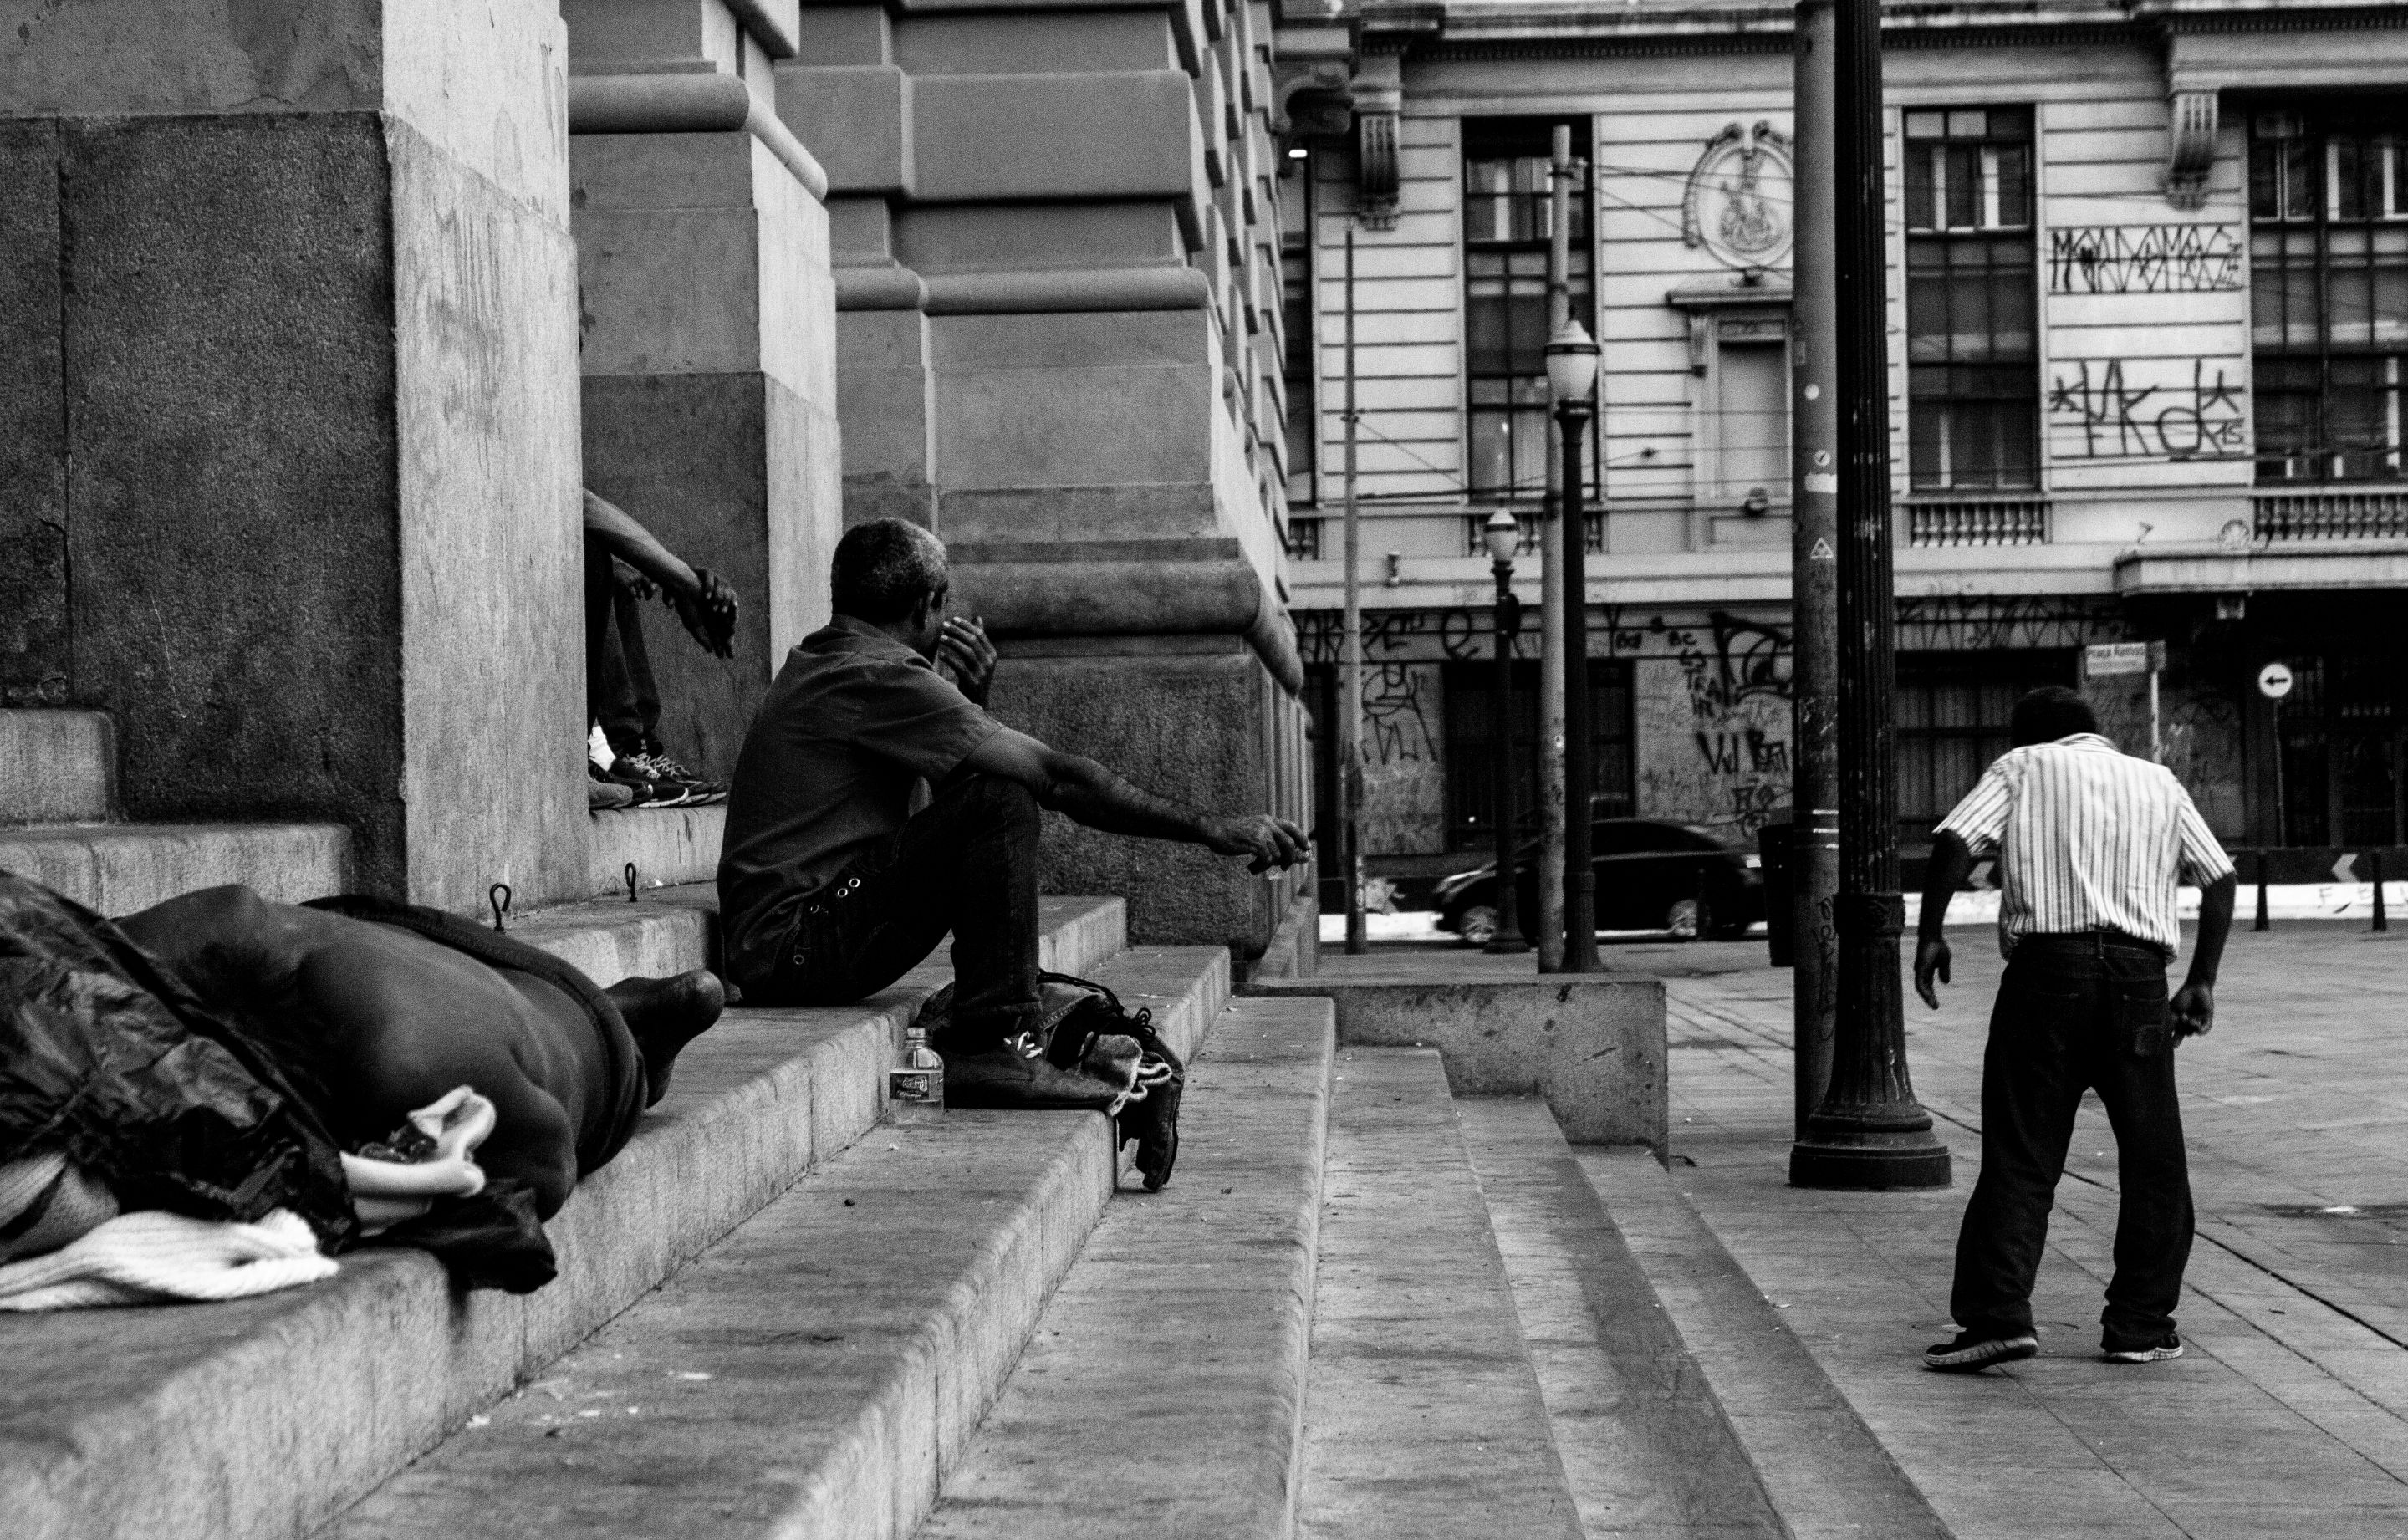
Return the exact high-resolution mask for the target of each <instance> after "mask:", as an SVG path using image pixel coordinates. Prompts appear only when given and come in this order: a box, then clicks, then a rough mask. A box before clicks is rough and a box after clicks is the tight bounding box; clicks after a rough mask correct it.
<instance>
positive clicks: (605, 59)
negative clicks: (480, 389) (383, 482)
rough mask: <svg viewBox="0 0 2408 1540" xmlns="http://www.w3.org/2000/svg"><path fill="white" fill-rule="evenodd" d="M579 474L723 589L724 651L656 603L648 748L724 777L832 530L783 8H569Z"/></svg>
mask: <svg viewBox="0 0 2408 1540" xmlns="http://www.w3.org/2000/svg"><path fill="white" fill-rule="evenodd" d="M565 13H566V17H567V21H568V39H569V50H570V52H569V68H570V77H571V78H570V80H569V127H570V133H571V137H570V139H569V163H570V171H571V178H572V183H573V189H574V191H573V193H572V201H573V204H574V207H575V210H576V212H575V216H574V223H575V229H576V235H577V250H578V279H579V286H580V290H581V313H580V327H581V336H582V352H581V363H582V366H583V371H584V376H585V380H584V390H585V401H584V443H585V467H586V470H585V476H586V484H587V485H588V486H590V487H592V488H593V489H594V490H595V492H598V493H600V494H601V495H602V496H604V497H607V498H609V499H610V500H611V501H612V502H614V503H617V504H619V505H620V506H623V507H624V508H625V509H626V510H627V511H628V512H629V513H631V514H633V515H635V517H636V518H637V519H638V520H641V521H642V522H643V523H644V524H645V525H646V527H648V528H649V529H651V530H652V533H653V534H654V535H658V536H659V537H660V538H661V540H662V541H663V542H664V543H665V544H667V546H668V547H669V548H670V549H673V550H675V551H676V552H678V554H679V555H681V556H682V557H684V558H685V559H686V560H687V561H688V562H690V563H695V565H698V566H706V567H710V569H712V570H713V571H715V572H717V573H719V574H720V575H721V576H723V577H724V578H727V579H728V580H729V581H730V582H731V583H733V584H734V585H735V586H736V588H737V591H738V594H739V595H740V596H741V598H742V601H743V606H744V607H743V611H742V618H741V620H740V622H739V624H738V632H737V639H736V656H735V657H734V659H733V660H732V661H723V660H720V659H717V658H713V657H710V656H709V655H708V654H706V653H704V652H703V651H701V650H700V649H698V648H696V647H695V646H694V645H693V644H692V642H691V641H689V640H688V639H687V638H686V636H685V635H684V632H683V628H682V627H681V626H680V625H679V624H678V622H677V620H676V618H675V616H674V615H673V614H672V613H671V612H669V611H668V610H667V609H665V608H661V607H658V606H654V607H652V608H651V609H650V610H648V612H647V615H646V620H645V625H646V635H647V639H648V641H649V642H650V644H651V647H650V650H651V655H652V665H653V669H654V671H655V673H656V675H657V676H658V678H659V683H660V687H661V699H662V716H661V735H662V737H663V739H664V740H665V742H666V743H667V748H668V749H669V751H670V752H671V753H672V754H673V755H675V756H677V757H678V758H680V759H681V760H683V761H685V762H686V763H688V764H689V765H691V766H693V767H694V768H695V770H697V771H700V772H701V773H703V774H705V775H715V776H721V777H724V776H725V775H727V774H728V773H729V772H730V771H731V770H733V769H734V768H735V763H736V753H737V749H738V747H739V746H740V745H741V743H742V741H743V735H744V731H745V728H746V726H747V725H748V724H749V723H750V722H751V720H752V716H753V708H754V706H757V705H758V704H759V702H760V699H761V695H762V692H764V691H765V690H766V689H767V685H768V682H769V679H770V677H772V676H773V675H774V674H775V672H776V670H777V666H778V663H779V662H780V660H781V659H782V658H783V657H784V655H785V653H786V650H787V649H789V648H791V647H792V646H793V645H794V644H795V643H796V641H798V640H800V639H801V638H802V637H803V635H806V634H807V633H809V632H810V631H811V630H812V629H814V628H816V627H818V626H820V625H822V624H824V623H825V621H826V620H827V614H828V600H827V573H828V559H829V557H830V555H831V554H832V552H833V550H834V549H835V540H836V536H837V534H838V533H839V505H840V492H839V474H840V468H839V452H838V426H837V416H836V403H837V380H836V348H835V344H836V338H835V290H834V285H833V282H832V280H831V278H830V273H829V266H828V238H829V230H828V214H827V210H826V209H825V208H824V207H823V205H822V203H821V198H822V196H823V195H824V192H825V191H826V180H825V176H824V173H823V172H822V171H821V169H820V167H819V164H818V162H817V160H816V158H815V157H814V156H813V155H812V154H811V152H810V150H807V149H805V148H804V147H803V146H802V145H801V143H800V142H799V141H797V140H796V138H795V136H794V135H793V134H792V133H791V132H790V131H789V130H788V129H787V128H786V127H785V125H784V124H783V123H782V122H781V121H780V120H779V118H778V116H777V114H776V89H777V77H776V74H775V72H774V69H773V67H772V60H773V59H774V58H777V57H782V56H785V55H788V54H791V53H792V52H793V51H794V48H795V20H794V19H795V6H794V4H793V0H787V3H786V4H785V5H783V6H782V7H781V6H776V5H743V6H738V7H728V6H725V5H723V4H721V3H720V0H702V3H700V4H697V3H695V0H568V4H567V5H566V7H565Z"/></svg>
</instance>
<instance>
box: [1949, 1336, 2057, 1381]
mask: <svg viewBox="0 0 2408 1540" xmlns="http://www.w3.org/2000/svg"><path fill="white" fill-rule="evenodd" d="M2039 1356H2040V1339H2039V1338H2037V1337H1994V1338H1992V1339H1991V1340H1990V1341H1988V1342H1977V1343H1975V1344H1973V1346H1971V1347H1960V1348H1957V1349H1956V1350H1955V1351H1953V1352H1946V1353H1926V1354H1924V1355H1923V1366H1924V1367H1925V1368H1927V1369H1929V1370H1931V1371H1932V1372H1934V1373H1935V1374H1942V1375H1970V1374H1973V1373H1975V1372H1977V1371H1979V1370H1983V1369H1986V1368H1988V1367H1989V1366H1990V1365H1991V1364H1993V1363H2014V1362H2020V1361H2021V1360H2024V1359H2028V1358H2038V1357H2039Z"/></svg>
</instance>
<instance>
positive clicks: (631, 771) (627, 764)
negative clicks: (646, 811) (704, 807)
mask: <svg viewBox="0 0 2408 1540" xmlns="http://www.w3.org/2000/svg"><path fill="white" fill-rule="evenodd" d="M609 777H610V778H611V779H612V780H615V781H617V782H619V783H620V784H621V785H623V786H632V787H634V788H635V789H636V806H638V807H681V806H684V805H685V804H686V803H688V802H690V801H692V800H693V796H694V792H693V790H692V789H691V788H689V787H687V786H684V785H682V784H681V783H679V782H677V781H673V780H664V779H662V778H661V777H658V776H655V775H653V774H652V772H651V771H649V770H647V769H645V768H644V767H643V766H642V765H641V764H638V763H636V761H635V760H634V759H632V758H630V757H628V756H626V755H624V754H623V755H621V756H620V757H619V758H617V759H615V760H612V761H611V762H610V769H609Z"/></svg>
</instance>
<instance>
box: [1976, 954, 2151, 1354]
mask: <svg viewBox="0 0 2408 1540" xmlns="http://www.w3.org/2000/svg"><path fill="white" fill-rule="evenodd" d="M2085 1089H2093V1090H2096V1091H2098V1092H2099V1099H2100V1102H2102V1103H2104V1104H2105V1105H2106V1108H2107V1120H2108V1122H2109V1123H2110V1124H2111V1125H2112V1126H2113V1127H2114V1131H2115V1167H2116V1179H2117V1182H2118V1185H2119V1186H2120V1187H2121V1188H2122V1191H2123V1201H2122V1205H2121V1207H2120V1208H2119V1210H2118V1212H2117V1215H2116V1221H2115V1276H2114V1281H2113V1282H2111V1283H2109V1284H2108V1286H2107V1308H2106V1311H2105V1313H2104V1314H2102V1315H2101V1316H2100V1321H2101V1323H2102V1324H2103V1326H2104V1328H2105V1332H2104V1336H2105V1342H2106V1346H2107V1347H2109V1348H2111V1349H2113V1348H2120V1347H2143V1346H2146V1345H2148V1344H2151V1343H2154V1342H2156V1341H2157V1340H2158V1339H2159V1338H2161V1337H2163V1336H2164V1335H2165V1334H2166V1333H2168V1332H2170V1331H2171V1330H2172V1329H2173V1321H2174V1304H2175V1301H2176V1300H2177V1298H2178V1297H2179V1296H2180V1295H2181V1293H2182V1276H2183V1267H2184V1264H2185V1263H2186V1262H2188V1261H2189V1260H2190V1240H2191V1204H2190V1175H2189V1170H2188V1167H2187V1164H2186V1161H2185V1158H2184V1153H2183V1132H2182V1109H2181V1107H2180V1106H2179V1105H2177V1104H2176V1102H2175V1097H2174V1047H2173V1036H2172V1033H2171V1028H2170V1026H2169V1024H2168V1019H2167V1011H2166V963H2165V957H2164V954H2162V953H2160V952H2159V951H2158V950H2157V948H2154V947H2151V946H2149V945H2147V944H2146V943H2144V942H2141V941H2137V940H2133V939H2131V938H2129V937H2126V936H2122V935H2119V934H2115V933H2113V932H2106V931H2097V932H2090V933H2087V934H2082V935H2037V936H2026V937H2024V938H2023V939H2022V940H2020V941H2018V942H2017V943H2016V944H2015V949H2014V956H2013V958H2012V959H2011V960H2010V961H2009V962H2008V963H2007V973H2006V977H2005V979H2004V980H2003V981H2002V982H2001V983H2000V986H1999V1001H1998V1005H1997V1007H1996V1009H1994V1010H1993V1011H1992V1012H1991V1015H1990V1041H1989V1047H1988V1048H1987V1049H1986V1050H1985V1052H1984V1054H1983V1056H1982V1176H1981V1179H1980V1180H1978V1181H1976V1182H1975V1183H1974V1184H1973V1197H1972V1201H1971V1203H1969V1204H1968V1205H1966V1207H1965V1225H1964V1229H1963V1230H1962V1231H1961V1232H1960V1233H1959V1234H1958V1235H1957V1282H1956V1288H1955V1290H1954V1291H1953V1292H1952V1293H1951V1295H1950V1296H1949V1308H1950V1313H1951V1314H1953V1315H1954V1316H1955V1317H1956V1318H1957V1325H1958V1326H1960V1327H1963V1328H1965V1329H1967V1330H1968V1331H1972V1332H1975V1333H1980V1334H1982V1335H1991V1334H2014V1333H2025V1332H2029V1331H2030V1330H2031V1329H2032V1314H2031V1290H2032V1278H2033V1276H2034V1275H2035V1274H2036V1273H2037V1272H2038V1271H2039V1269H2040V1258H2041V1249H2042V1245H2043V1243H2045V1241H2046V1240H2047V1238H2048V1211H2049V1208H2050V1206H2051V1205H2052V1204H2053V1203H2054V1202H2055V1199H2056V1193H2057V1178H2058V1177H2059V1176H2062V1175H2063V1174H2064V1171H2065V1151H2066V1147H2067V1145H2068V1144H2069V1143H2070V1142H2071V1139H2072V1137H2073V1116H2074V1112H2075V1111H2076V1109H2077V1108H2079V1107H2080V1106H2081V1105H2082V1093H2083V1091H2085Z"/></svg>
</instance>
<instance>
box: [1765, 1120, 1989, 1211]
mask: <svg viewBox="0 0 2408 1540" xmlns="http://www.w3.org/2000/svg"><path fill="white" fill-rule="evenodd" d="M1920 1110H1921V1109H1920V1108H1918V1109H1917V1111H1918V1112H1919V1111H1920ZM1905 1120H1906V1121H1909V1122H1911V1121H1913V1119H1905ZM1847 1121H1851V1119H1840V1118H1834V1117H1832V1116H1831V1115H1830V1114H1829V1113H1828V1111H1827V1112H1817V1113H1816V1114H1815V1115H1814V1116H1813V1118H1812V1119H1809V1120H1808V1121H1807V1124H1806V1136H1805V1137H1804V1138H1802V1139H1800V1140H1799V1141H1798V1142H1797V1143H1796V1144H1794V1145H1792V1146H1791V1147H1790V1148H1789V1185H1790V1186H1792V1187H1812V1188H1821V1189H1824V1190H1826V1191H1843V1192H1913V1191H1925V1190H1928V1189H1931V1188H1936V1187H1946V1186H1948V1185H1950V1183H1951V1181H1952V1180H1953V1177H1952V1176H1951V1172H1950V1162H1949V1155H1948V1147H1947V1146H1946V1145H1943V1144H1942V1143H1941V1142H1940V1141H1939V1140H1937V1139H1935V1138H1933V1137H1932V1136H1931V1116H1930V1114H1928V1113H1923V1114H1922V1127H1921V1128H1919V1129H1918V1128H1912V1127H1904V1128H1895V1129H1879V1128H1873V1127H1869V1126H1866V1127H1857V1128H1854V1129H1851V1128H1847V1127H1843V1126H1840V1125H1842V1124H1843V1123H1845V1122H1847Z"/></svg>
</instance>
